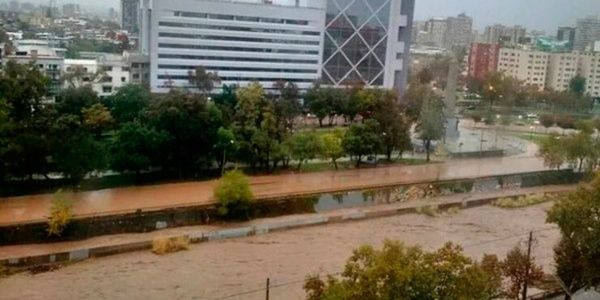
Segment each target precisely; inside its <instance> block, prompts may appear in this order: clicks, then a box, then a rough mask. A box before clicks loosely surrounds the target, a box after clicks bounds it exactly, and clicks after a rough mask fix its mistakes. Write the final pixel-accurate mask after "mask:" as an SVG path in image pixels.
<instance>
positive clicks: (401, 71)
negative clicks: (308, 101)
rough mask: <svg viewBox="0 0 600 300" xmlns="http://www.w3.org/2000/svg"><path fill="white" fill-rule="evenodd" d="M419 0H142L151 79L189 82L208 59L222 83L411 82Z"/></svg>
mask: <svg viewBox="0 0 600 300" xmlns="http://www.w3.org/2000/svg"><path fill="white" fill-rule="evenodd" d="M413 11H414V0H377V1H373V0H295V1H290V0H272V1H264V0H220V1H215V0H153V1H149V0H143V4H142V16H141V17H142V18H141V19H142V26H141V28H142V30H141V44H140V49H141V50H142V52H144V53H148V54H149V57H150V86H151V89H152V91H153V92H165V91H167V90H168V89H169V88H170V87H172V86H177V87H184V88H191V89H193V86H191V84H190V83H189V78H190V72H193V70H194V69H195V68H196V67H198V66H203V67H204V68H205V69H207V70H208V71H211V72H215V73H217V75H218V76H219V77H220V78H221V83H222V84H227V85H240V86H244V85H247V84H249V83H250V82H253V81H258V82H259V83H261V84H262V85H263V86H264V87H265V88H266V89H270V88H273V84H274V83H275V82H277V81H280V80H283V81H290V82H294V83H296V84H297V86H298V87H299V88H300V89H307V88H309V87H310V86H311V85H312V84H313V83H314V82H316V81H319V80H320V81H321V82H322V83H323V84H326V85H329V86H334V87H341V86H349V85H355V84H361V85H366V86H376V87H385V88H395V89H397V90H399V92H402V91H403V90H404V88H405V85H406V80H407V78H406V70H407V64H408V62H409V58H408V55H409V49H410V42H411V29H412V21H413V19H412V16H413Z"/></svg>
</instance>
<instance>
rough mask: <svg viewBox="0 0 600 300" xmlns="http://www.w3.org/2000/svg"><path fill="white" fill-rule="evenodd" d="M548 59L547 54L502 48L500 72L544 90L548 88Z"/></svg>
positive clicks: (499, 62) (499, 64)
mask: <svg viewBox="0 0 600 300" xmlns="http://www.w3.org/2000/svg"><path fill="white" fill-rule="evenodd" d="M548 59H549V54H548V53H546V52H541V51H532V50H522V49H511V48H502V49H500V55H499V58H498V71H501V72H504V73H505V74H507V75H510V76H512V77H514V78H516V79H518V80H520V81H522V82H524V83H525V84H528V85H535V86H537V87H538V88H539V89H540V90H543V89H544V88H545V87H546V74H547V69H548Z"/></svg>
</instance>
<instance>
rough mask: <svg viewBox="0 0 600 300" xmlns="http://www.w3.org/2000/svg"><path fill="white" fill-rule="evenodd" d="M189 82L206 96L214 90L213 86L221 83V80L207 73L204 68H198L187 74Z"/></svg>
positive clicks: (214, 74) (215, 74)
mask: <svg viewBox="0 0 600 300" xmlns="http://www.w3.org/2000/svg"><path fill="white" fill-rule="evenodd" d="M189 82H190V83H191V84H193V85H195V86H196V88H198V90H199V91H200V93H202V94H203V95H204V96H206V95H208V94H209V93H210V92H211V91H212V90H213V89H214V88H215V85H218V84H220V83H221V79H220V78H219V76H218V75H217V73H212V72H207V71H206V68H204V67H203V66H198V67H196V69H194V71H190V72H189Z"/></svg>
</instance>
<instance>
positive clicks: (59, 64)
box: [2, 45, 64, 98]
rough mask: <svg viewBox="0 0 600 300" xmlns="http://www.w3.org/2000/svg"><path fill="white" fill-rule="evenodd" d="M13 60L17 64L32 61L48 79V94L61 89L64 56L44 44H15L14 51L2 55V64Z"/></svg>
mask: <svg viewBox="0 0 600 300" xmlns="http://www.w3.org/2000/svg"><path fill="white" fill-rule="evenodd" d="M10 60H13V61H16V62H17V63H19V64H29V63H32V62H33V63H34V64H35V65H36V66H37V67H38V68H39V69H40V71H42V72H43V73H45V74H46V76H47V77H48V79H49V80H50V85H49V88H48V94H49V96H50V97H52V98H53V97H54V96H55V95H56V94H58V92H59V91H60V89H61V70H62V68H63V63H64V58H63V57H62V56H60V55H58V54H57V52H56V51H55V50H54V49H53V48H50V47H48V46H45V45H26V46H23V45H21V46H17V47H16V51H14V52H13V53H11V54H9V55H4V56H3V57H2V65H6V62H8V61H10Z"/></svg>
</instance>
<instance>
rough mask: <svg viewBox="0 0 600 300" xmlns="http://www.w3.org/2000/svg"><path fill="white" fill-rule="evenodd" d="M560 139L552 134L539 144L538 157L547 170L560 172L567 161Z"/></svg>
mask: <svg viewBox="0 0 600 300" xmlns="http://www.w3.org/2000/svg"><path fill="white" fill-rule="evenodd" d="M560 139H561V137H560V136H558V135H556V134H552V135H550V136H548V137H546V138H544V139H543V140H542V142H541V143H540V148H539V152H538V155H539V156H541V157H542V158H543V159H544V164H545V165H546V166H547V167H548V168H551V169H557V170H560V168H561V167H562V165H563V164H564V163H565V162H566V160H567V157H566V156H567V153H566V151H565V147H564V145H563V144H562V143H561V142H560Z"/></svg>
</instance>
